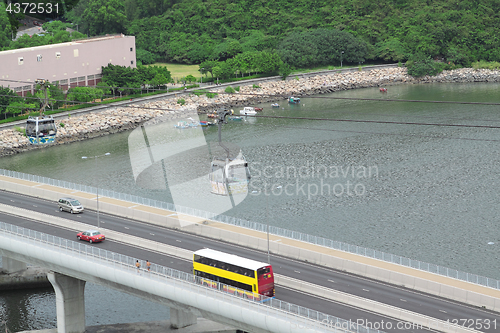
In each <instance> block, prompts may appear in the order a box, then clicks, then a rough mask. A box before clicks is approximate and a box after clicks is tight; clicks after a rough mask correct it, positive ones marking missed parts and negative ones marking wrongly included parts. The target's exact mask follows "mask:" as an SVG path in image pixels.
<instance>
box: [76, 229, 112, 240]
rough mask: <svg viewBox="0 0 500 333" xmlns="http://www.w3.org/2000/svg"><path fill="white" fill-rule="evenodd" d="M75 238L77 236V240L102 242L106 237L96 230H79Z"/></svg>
mask: <svg viewBox="0 0 500 333" xmlns="http://www.w3.org/2000/svg"><path fill="white" fill-rule="evenodd" d="M76 238H78V240H84V241H89V242H90V243H97V242H102V241H103V240H105V239H106V237H104V235H103V234H101V232H99V231H97V230H87V231H82V232H79V233H77V234H76Z"/></svg>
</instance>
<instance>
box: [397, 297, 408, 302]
mask: <svg viewBox="0 0 500 333" xmlns="http://www.w3.org/2000/svg"><path fill="white" fill-rule="evenodd" d="M399 300H400V301H401V302H407V300H405V299H402V298H400V299H399Z"/></svg>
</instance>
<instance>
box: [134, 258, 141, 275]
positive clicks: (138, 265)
mask: <svg viewBox="0 0 500 333" xmlns="http://www.w3.org/2000/svg"><path fill="white" fill-rule="evenodd" d="M135 267H137V273H139V270H140V269H141V264H140V263H139V260H136V261H135Z"/></svg>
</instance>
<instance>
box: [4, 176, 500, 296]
mask: <svg viewBox="0 0 500 333" xmlns="http://www.w3.org/2000/svg"><path fill="white" fill-rule="evenodd" d="M0 175H3V176H8V177H12V178H17V179H23V180H29V181H33V182H37V183H43V184H47V185H53V186H58V187H63V188H66V189H71V190H77V191H81V192H86V193H93V194H96V188H95V187H92V186H87V185H80V184H75V183H71V182H67V181H63V180H57V179H52V178H48V177H42V176H37V175H30V174H26V173H22V172H17V171H10V170H5V169H0ZM99 195H100V196H105V197H109V198H114V199H119V200H123V201H129V202H132V203H135V204H140V205H145V206H150V207H155V208H161V209H165V210H172V211H177V212H178V213H181V214H186V215H192V216H197V217H200V218H203V219H210V220H213V221H217V222H221V223H226V224H231V225H234V226H238V227H242V228H247V229H251V230H256V231H261V232H267V225H266V224H263V223H259V222H252V221H247V220H243V219H239V218H235V217H230V216H225V215H218V216H214V214H213V213H210V212H207V211H203V210H199V209H196V208H190V207H182V206H179V205H174V204H172V203H168V202H163V201H159V200H154V199H149V198H143V197H139V196H135V195H131V194H125V193H120V192H116V191H112V190H105V189H101V188H99ZM269 233H270V234H272V235H276V236H280V237H286V238H289V239H294V240H299V241H303V242H307V243H311V244H314V245H319V246H324V247H327V248H331V249H334V250H340V251H343V252H348V253H353V254H356V255H361V256H364V257H368V258H374V259H378V260H382V261H386V262H389V263H393V264H397V265H401V266H405V267H410V268H414V269H418V270H421V271H425V272H430V273H434V274H438V275H442V276H446V277H449V278H453V279H457V280H461V281H466V282H469V283H474V284H478V285H481V286H485V287H489V288H493V289H500V280H496V279H493V278H488V277H484V276H481V275H477V274H472V273H466V272H462V271H459V270H456V269H453V268H448V267H443V266H439V265H435V264H430V263H426V262H423V261H420V260H414V259H410V258H406V257H403V256H398V255H395V254H390V253H386V252H383V251H378V250H373V249H369V248H365V247H361V246H357V245H352V244H348V243H344V242H339V241H334V240H330V239H326V238H323V237H320V236H313V235H309V234H305V233H302V232H298V231H293V230H288V229H284V228H280V227H275V226H269Z"/></svg>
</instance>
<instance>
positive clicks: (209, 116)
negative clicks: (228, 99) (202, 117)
mask: <svg viewBox="0 0 500 333" xmlns="http://www.w3.org/2000/svg"><path fill="white" fill-rule="evenodd" d="M207 117H208V118H217V114H216V113H208V114H207Z"/></svg>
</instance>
